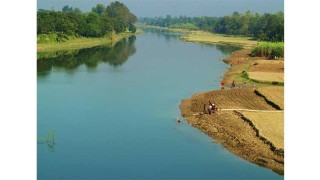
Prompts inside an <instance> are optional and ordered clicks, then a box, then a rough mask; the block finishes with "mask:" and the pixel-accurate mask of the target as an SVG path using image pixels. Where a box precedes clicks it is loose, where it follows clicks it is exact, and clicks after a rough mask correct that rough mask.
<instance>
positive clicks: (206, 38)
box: [181, 31, 258, 48]
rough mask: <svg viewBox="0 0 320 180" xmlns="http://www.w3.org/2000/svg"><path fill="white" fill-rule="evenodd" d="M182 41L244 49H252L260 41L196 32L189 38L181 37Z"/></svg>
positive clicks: (190, 34)
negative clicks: (236, 46)
mask: <svg viewBox="0 0 320 180" xmlns="http://www.w3.org/2000/svg"><path fill="white" fill-rule="evenodd" d="M181 39H183V40H185V41H189V42H201V43H212V44H232V45H238V46H242V47H244V48H251V47H253V46H256V45H257V44H258V41H255V40H251V38H250V37H242V36H227V35H222V34H213V33H208V32H203V31H196V32H194V33H189V34H188V35H187V36H184V37H181Z"/></svg>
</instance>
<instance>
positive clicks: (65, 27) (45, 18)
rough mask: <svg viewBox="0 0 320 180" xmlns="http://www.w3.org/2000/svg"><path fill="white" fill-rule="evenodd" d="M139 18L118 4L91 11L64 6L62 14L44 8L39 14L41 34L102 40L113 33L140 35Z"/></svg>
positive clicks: (101, 6)
mask: <svg viewBox="0 0 320 180" xmlns="http://www.w3.org/2000/svg"><path fill="white" fill-rule="evenodd" d="M136 21H137V17H136V16H135V15H134V14H132V13H131V12H130V10H129V9H128V8H127V7H126V6H125V5H124V4H123V3H120V2H118V1H116V2H111V3H110V5H108V6H107V7H105V6H104V5H103V4H97V5H96V6H95V7H93V8H92V10H91V12H89V13H83V12H81V10H80V9H79V8H73V7H69V6H67V5H66V6H64V7H63V8H62V11H52V10H43V9H40V10H38V12H37V34H48V33H59V34H66V35H76V36H82V37H102V36H104V35H106V34H110V33H112V32H113V31H114V32H116V33H121V32H125V31H126V30H129V31H131V32H136V27H135V26H134V23H135V22H136Z"/></svg>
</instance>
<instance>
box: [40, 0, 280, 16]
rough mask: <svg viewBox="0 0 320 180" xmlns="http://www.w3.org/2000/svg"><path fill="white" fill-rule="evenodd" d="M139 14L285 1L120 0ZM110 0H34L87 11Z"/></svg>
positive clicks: (193, 12) (226, 10)
mask: <svg viewBox="0 0 320 180" xmlns="http://www.w3.org/2000/svg"><path fill="white" fill-rule="evenodd" d="M119 1H120V2H122V3H124V4H125V5H126V6H128V8H129V9H130V10H131V11H132V12H133V13H134V14H135V15H137V16H138V17H155V16H166V15H167V14H170V15H172V16H180V15H186V16H224V15H229V14H231V13H233V12H234V11H238V12H240V13H241V12H245V11H247V10H250V11H252V12H258V13H265V12H268V13H274V12H278V11H284V0H119ZM110 2H112V1H111V0H37V8H39V9H54V10H61V9H62V7H63V6H64V5H69V6H73V7H78V8H80V9H81V10H82V11H90V10H91V8H92V7H93V6H95V5H96V4H97V3H103V4H105V5H108V4H109V3H110Z"/></svg>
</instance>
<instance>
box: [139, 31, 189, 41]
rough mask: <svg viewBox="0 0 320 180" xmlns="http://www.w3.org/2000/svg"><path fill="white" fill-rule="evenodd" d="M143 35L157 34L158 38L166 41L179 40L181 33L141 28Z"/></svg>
mask: <svg viewBox="0 0 320 180" xmlns="http://www.w3.org/2000/svg"><path fill="white" fill-rule="evenodd" d="M142 30H143V32H145V33H153V34H157V36H158V37H163V36H164V37H165V39H166V40H167V41H170V40H171V39H180V36H181V35H182V34H183V33H181V32H173V31H169V30H165V29H156V28H142Z"/></svg>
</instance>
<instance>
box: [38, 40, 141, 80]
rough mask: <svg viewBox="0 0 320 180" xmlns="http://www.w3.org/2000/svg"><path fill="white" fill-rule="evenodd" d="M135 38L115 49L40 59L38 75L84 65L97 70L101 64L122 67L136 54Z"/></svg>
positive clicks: (120, 43)
mask: <svg viewBox="0 0 320 180" xmlns="http://www.w3.org/2000/svg"><path fill="white" fill-rule="evenodd" d="M135 40H136V37H135V36H131V37H129V38H128V39H123V40H121V41H119V42H118V43H116V44H115V45H114V46H113V47H111V48H110V47H94V48H88V49H80V50H77V51H75V52H73V53H68V52H67V51H64V52H63V51H61V52H59V56H58V57H55V58H47V59H38V60H37V72H38V75H47V74H49V73H50V72H51V70H52V68H53V67H58V68H63V69H65V70H75V69H76V68H77V67H79V66H80V65H82V64H85V65H86V67H87V68H90V69H95V68H96V67H97V66H98V64H99V63H101V62H104V63H108V64H109V65H111V66H121V65H122V64H123V63H125V62H126V61H127V60H128V58H129V57H130V56H131V55H133V54H134V53H135V52H136V48H135V46H134V42H135Z"/></svg>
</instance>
